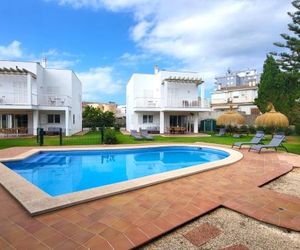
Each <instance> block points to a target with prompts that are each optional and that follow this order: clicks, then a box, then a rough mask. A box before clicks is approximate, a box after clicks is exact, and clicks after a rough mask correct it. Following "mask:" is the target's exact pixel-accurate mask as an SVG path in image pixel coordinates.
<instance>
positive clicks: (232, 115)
mask: <svg viewBox="0 0 300 250" xmlns="http://www.w3.org/2000/svg"><path fill="white" fill-rule="evenodd" d="M244 123H245V117H244V116H242V115H241V114H240V113H238V112H236V111H233V110H232V106H230V110H229V111H227V112H226V113H224V114H222V115H220V116H219V117H218V119H217V125H224V126H236V125H242V124H244Z"/></svg>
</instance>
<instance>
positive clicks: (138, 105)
mask: <svg viewBox="0 0 300 250" xmlns="http://www.w3.org/2000/svg"><path fill="white" fill-rule="evenodd" d="M199 86H201V87H199ZM200 88H201V91H200ZM199 91H200V95H199ZM200 96H201V97H200ZM209 110H210V108H209V104H208V103H207V102H206V100H205V99H204V88H203V81H202V79H201V76H200V75H199V73H197V72H177V71H165V70H161V71H160V70H158V68H157V67H156V68H155V72H154V74H133V75H132V77H131V78H130V80H129V82H128V84H127V88H126V129H127V130H128V131H130V130H148V131H149V132H156V133H161V134H163V133H170V132H172V131H174V132H182V133H198V125H199V116H200V114H201V112H205V111H209Z"/></svg>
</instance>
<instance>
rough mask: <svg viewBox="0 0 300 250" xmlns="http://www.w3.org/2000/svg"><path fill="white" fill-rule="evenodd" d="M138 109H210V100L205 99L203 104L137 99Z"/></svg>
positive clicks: (187, 101) (189, 101) (178, 100)
mask: <svg viewBox="0 0 300 250" xmlns="http://www.w3.org/2000/svg"><path fill="white" fill-rule="evenodd" d="M135 107H136V108H209V107H210V100H209V99H204V102H203V104H201V100H198V99H196V100H191V99H190V100H184V99H176V98H174V99H168V100H166V101H164V100H160V99H159V98H143V97H138V98H136V99H135Z"/></svg>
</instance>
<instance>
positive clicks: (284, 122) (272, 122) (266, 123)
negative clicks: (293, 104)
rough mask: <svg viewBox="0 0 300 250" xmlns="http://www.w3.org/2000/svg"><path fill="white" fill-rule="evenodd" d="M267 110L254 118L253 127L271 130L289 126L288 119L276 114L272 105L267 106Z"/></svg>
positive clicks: (278, 113)
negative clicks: (271, 128)
mask: <svg viewBox="0 0 300 250" xmlns="http://www.w3.org/2000/svg"><path fill="white" fill-rule="evenodd" d="M268 108H269V111H268V112H266V113H264V114H262V115H260V116H258V117H257V118H256V120H255V125H257V126H263V127H273V128H280V127H281V128H283V127H288V126H289V120H288V118H287V117H286V116H285V115H284V114H282V113H280V112H277V111H276V110H275V108H274V105H273V104H272V103H270V104H269V106H268Z"/></svg>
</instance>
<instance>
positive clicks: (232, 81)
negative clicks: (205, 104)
mask: <svg viewBox="0 0 300 250" xmlns="http://www.w3.org/2000/svg"><path fill="white" fill-rule="evenodd" d="M259 82H260V74H259V73H257V72H256V70H246V71H239V72H230V71H229V72H227V74H226V75H225V76H221V77H216V83H215V84H216V89H215V91H214V92H213V93H212V95H211V107H212V110H216V111H225V110H227V109H229V108H230V105H232V107H233V108H234V109H237V110H238V111H241V112H244V113H245V114H246V115H251V114H257V112H258V109H257V106H256V105H254V100H255V98H256V97H257V90H258V84H259Z"/></svg>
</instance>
